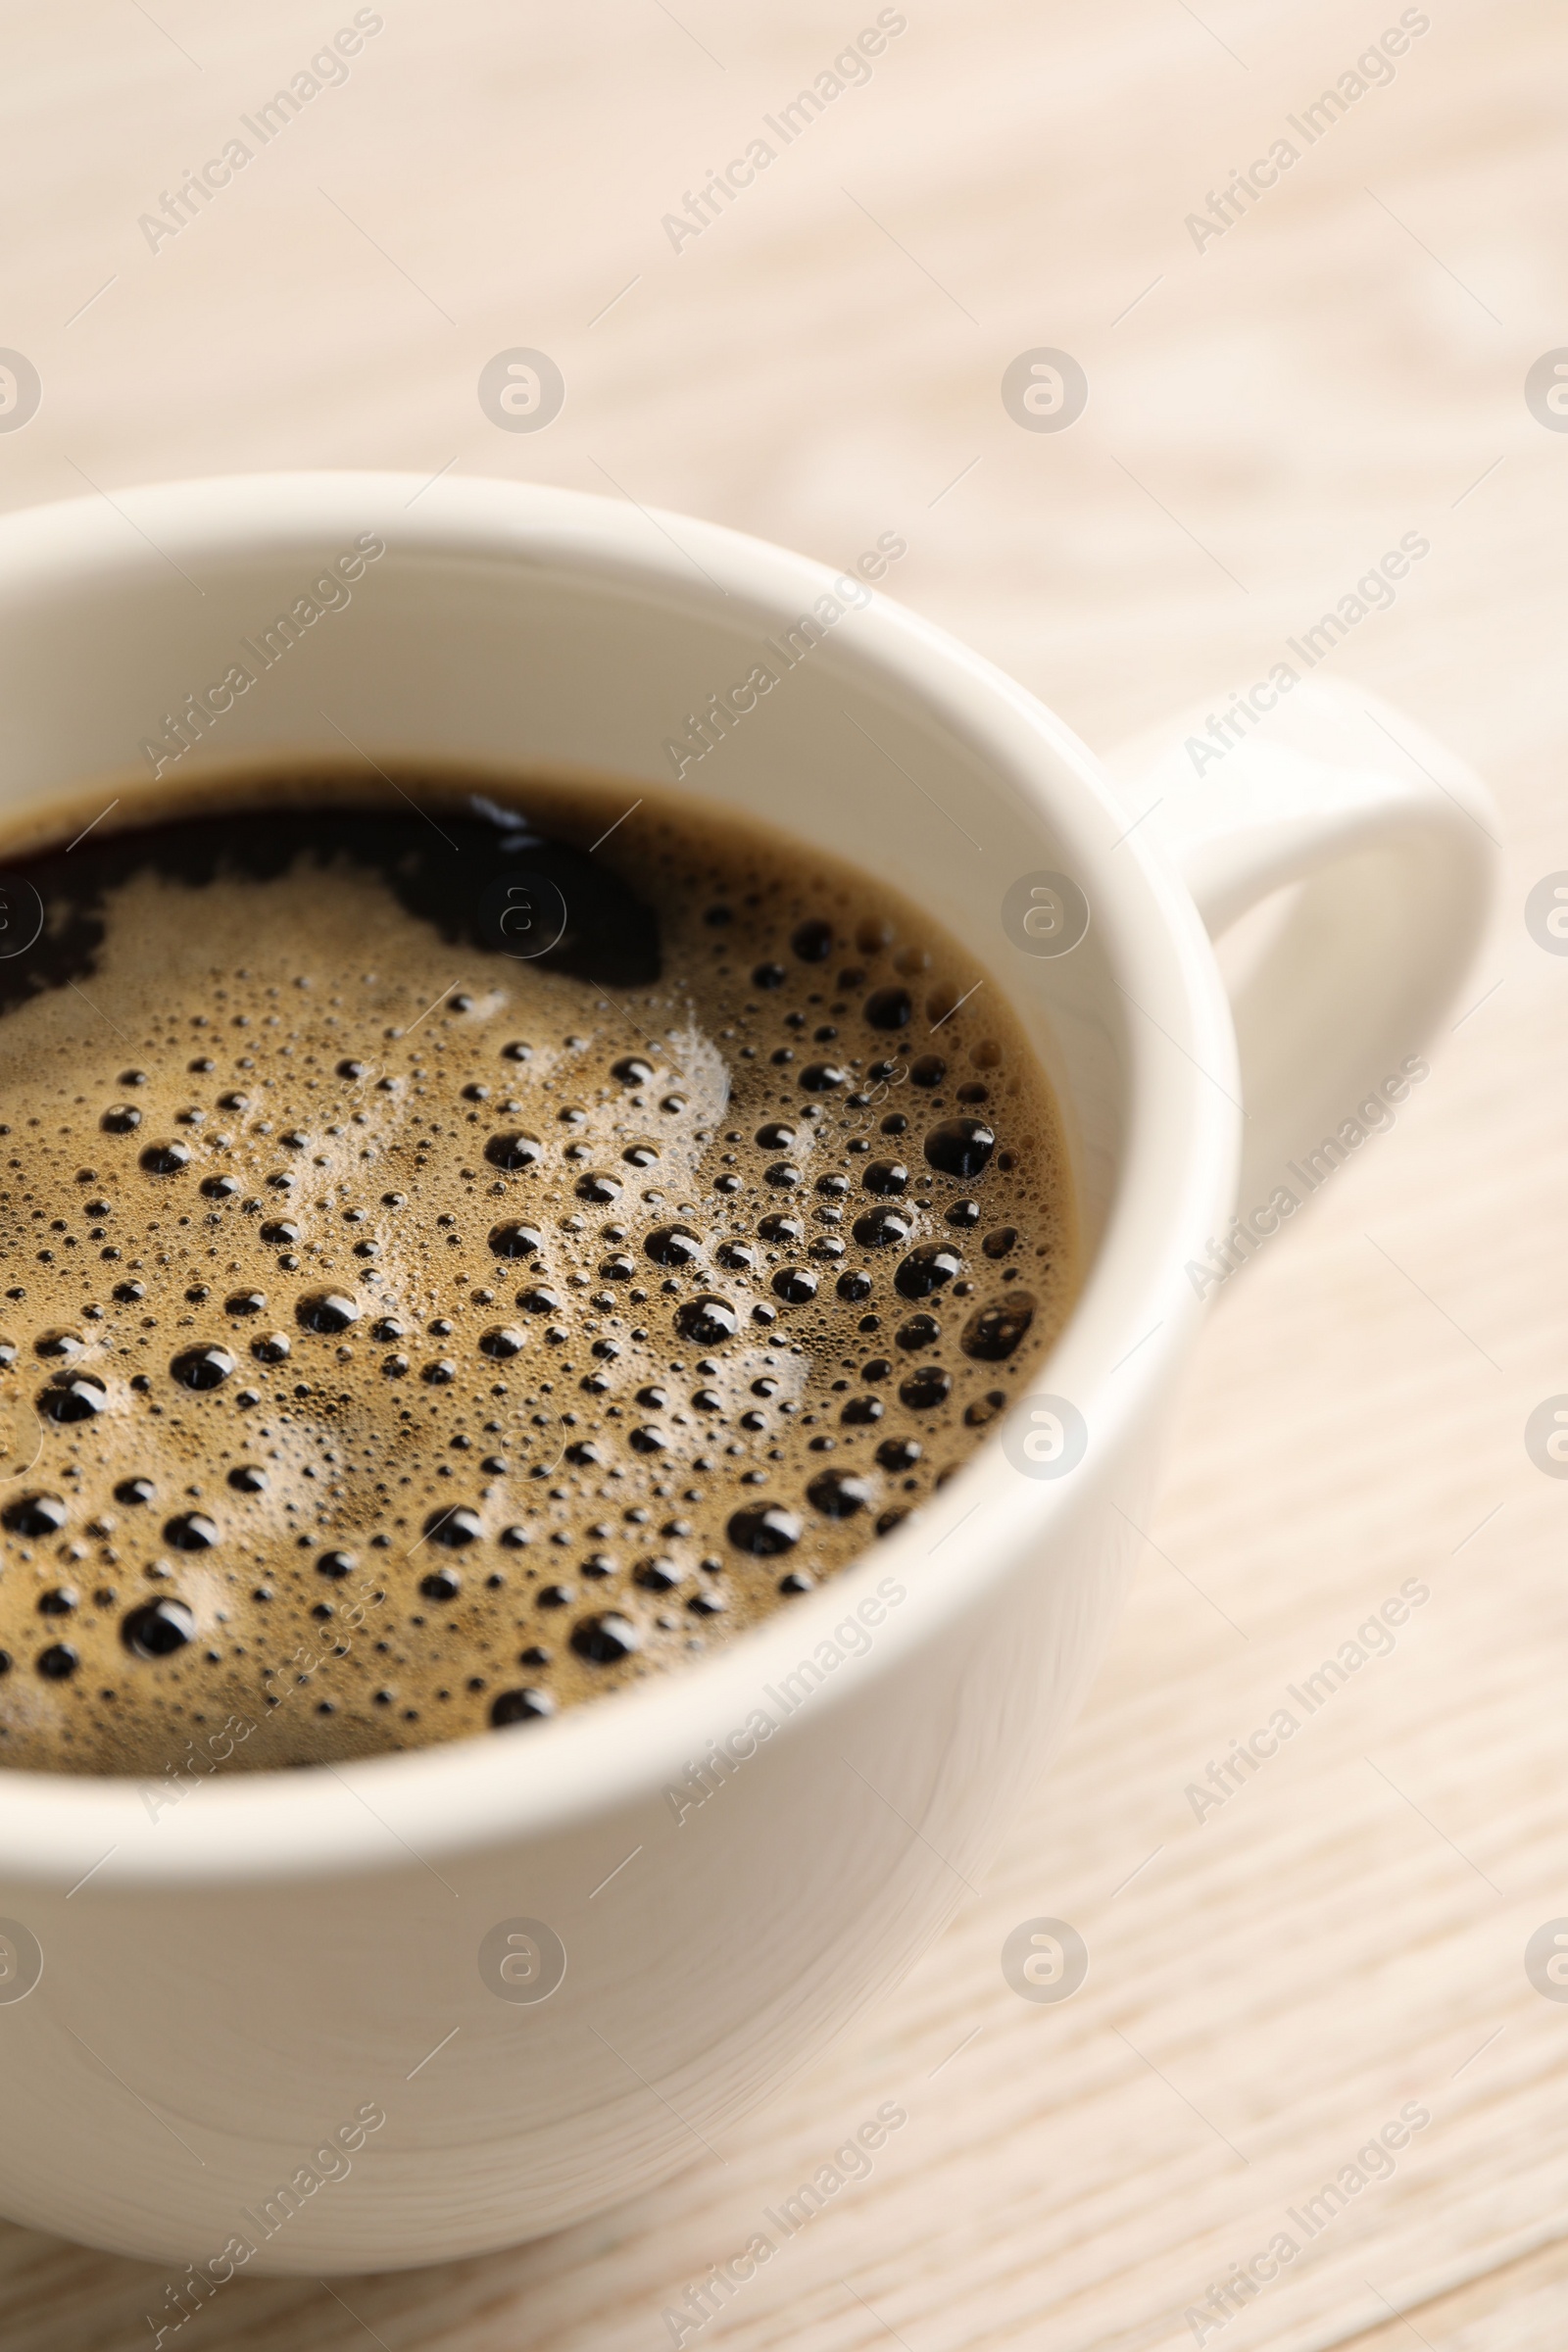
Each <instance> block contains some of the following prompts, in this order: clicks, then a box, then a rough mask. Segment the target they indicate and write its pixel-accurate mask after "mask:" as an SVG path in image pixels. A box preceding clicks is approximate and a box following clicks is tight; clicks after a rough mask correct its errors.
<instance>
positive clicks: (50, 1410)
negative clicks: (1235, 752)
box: [0, 774, 1075, 1791]
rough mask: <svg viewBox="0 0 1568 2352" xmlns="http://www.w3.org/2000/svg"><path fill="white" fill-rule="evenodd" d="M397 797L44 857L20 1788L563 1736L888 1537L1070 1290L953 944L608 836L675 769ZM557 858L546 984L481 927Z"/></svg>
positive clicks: (1, 1093) (749, 849)
mask: <svg viewBox="0 0 1568 2352" xmlns="http://www.w3.org/2000/svg"><path fill="white" fill-rule="evenodd" d="M401 782H402V784H403V786H404V789H405V790H406V791H407V792H408V793H409V795H410V796H411V798H412V800H413V801H414V802H416V803H417V805H418V808H419V809H423V810H428V811H429V812H430V821H428V822H426V821H425V819H424V818H423V817H421V816H419V815H417V814H412V813H410V811H409V809H408V807H407V805H406V804H404V803H402V802H401V801H400V802H398V803H397V804H396V806H395V807H380V806H377V807H374V808H371V807H368V806H366V805H365V804H364V796H363V793H361V792H359V791H358V789H357V788H356V789H355V790H354V792H353V794H352V795H351V793H350V788H348V787H346V786H345V785H344V783H343V781H342V779H341V778H337V777H333V778H330V779H321V780H316V781H315V782H314V783H313V782H312V780H310V779H300V778H292V779H288V780H286V781H282V780H280V781H279V782H278V783H276V784H274V785H271V786H259V787H256V788H255V790H254V793H253V796H252V801H251V802H248V803H247V804H246V805H245V807H244V808H243V809H240V810H239V811H238V812H235V813H230V814H227V815H225V817H224V818H223V819H222V820H221V821H220V820H217V819H215V818H214V817H213V816H212V815H211V814H210V813H206V812H202V811H201V810H200V804H199V803H198V804H196V808H197V810H198V813H196V814H194V815H187V814H184V813H181V812H180V809H179V808H178V806H177V805H169V804H166V810H167V813H166V814H165V816H164V819H163V821H162V822H161V823H158V824H153V825H149V826H145V827H143V828H142V829H140V830H139V831H134V832H123V833H121V834H118V835H116V834H111V833H109V832H108V831H107V829H104V830H103V832H102V834H101V835H100V834H95V835H94V836H92V838H91V839H90V840H89V841H84V842H82V843H81V845H80V846H79V848H77V849H76V850H75V851H74V852H73V855H72V858H71V862H70V865H69V866H68V865H67V863H66V858H65V855H64V853H63V852H56V853H51V854H45V855H36V856H33V857H30V858H29V857H26V856H24V855H22V854H20V853H19V852H18V851H16V850H11V851H9V852H8V854H7V864H8V867H10V868H13V869H15V870H19V871H23V872H25V873H26V874H27V875H28V877H29V878H30V879H31V880H32V881H33V883H34V885H35V887H36V888H37V889H38V891H39V892H40V894H41V895H42V897H43V899H44V902H45V906H46V908H47V909H48V919H47V921H46V926H45V933H44V936H43V938H42V940H41V941H40V943H39V948H38V951H37V952H36V954H35V955H34V956H32V957H31V958H30V959H29V958H18V959H16V961H15V962H14V963H13V964H12V965H8V966H0V1156H3V1160H4V1164H5V1170H6V1178H7V1182H6V1185H5V1188H4V1195H3V1199H0V1244H3V1260H0V1262H3V1265H4V1268H5V1276H4V1279H3V1281H0V1289H3V1291H4V1297H3V1299H0V1405H7V1404H11V1405H14V1406H16V1407H18V1408H27V1410H28V1412H29V1414H30V1415H32V1416H35V1417H36V1422H37V1427H38V1429H39V1430H40V1431H41V1433H42V1443H41V1446H39V1447H38V1448H37V1450H36V1455H35V1458H33V1459H32V1460H31V1461H30V1464H29V1466H28V1467H27V1468H26V1470H25V1473H24V1474H23V1475H21V1476H13V1477H11V1478H9V1479H8V1480H6V1481H4V1482H3V1483H0V1660H3V1664H0V1763H3V1764H9V1765H11V1766H13V1767H22V1768H26V1769H33V1770H40V1771H63V1772H102V1773H132V1774H136V1775H138V1776H144V1777H147V1776H150V1777H154V1778H157V1779H159V1780H160V1781H162V1782H164V1783H165V1784H166V1786H167V1788H168V1789H170V1790H172V1791H179V1790H183V1789H189V1788H190V1787H192V1786H194V1785H196V1783H197V1782H198V1781H199V1780H200V1779H201V1778H204V1777H205V1776H206V1775H208V1774H210V1773H212V1772H216V1771H236V1770H244V1769H257V1768H263V1767H275V1766H281V1765H297V1764H310V1763H313V1762H318V1761H338V1760H342V1759H343V1758H346V1757H352V1756H356V1755H365V1754H371V1753H375V1752H380V1751H386V1750H391V1749H398V1748H408V1747H415V1746H420V1745H424V1744H427V1743H430V1742H433V1741H438V1740H450V1739H454V1738H459V1737H464V1736H467V1735H477V1734H481V1733H483V1734H485V1735H486V1736H487V1737H494V1736H506V1737H510V1738H516V1737H520V1736H523V1734H524V1732H525V1731H526V1727H528V1726H530V1725H532V1724H535V1723H540V1722H545V1721H548V1720H549V1719H550V1718H551V1717H552V1716H553V1715H555V1714H557V1713H558V1712H559V1711H560V1710H561V1709H563V1708H564V1707H567V1706H570V1705H573V1704H576V1703H579V1702H581V1701H584V1700H586V1699H590V1698H592V1697H595V1696H597V1695H600V1694H602V1693H606V1692H611V1691H615V1690H617V1689H621V1688H624V1687H626V1686H627V1685H630V1684H633V1683H636V1682H637V1681H639V1680H641V1679H642V1678H644V1677H647V1676H649V1675H653V1674H659V1673H661V1672H663V1671H667V1670H668V1669H670V1668H671V1667H678V1666H680V1665H681V1664H683V1663H687V1662H690V1661H692V1660H694V1659H698V1658H701V1657H702V1656H705V1655H707V1654H710V1653H711V1651H712V1650H713V1649H714V1648H715V1646H716V1645H718V1644H720V1643H727V1642H732V1641H734V1640H736V1639H737V1638H739V1637H741V1636H743V1635H744V1634H745V1632H746V1630H747V1629H748V1628H749V1627H751V1626H754V1625H756V1624H757V1623H759V1622H760V1620H761V1619H763V1618H765V1617H767V1616H768V1615H769V1614H771V1613H772V1612H773V1611H775V1610H779V1609H787V1608H789V1607H790V1606H791V1605H792V1603H793V1600H794V1598H795V1596H797V1595H798V1594H801V1593H809V1592H810V1591H811V1590H812V1589H813V1588H814V1587H815V1586H816V1585H818V1584H820V1583H821V1581H822V1580H823V1579H825V1578H830V1577H832V1576H833V1575H834V1574H835V1573H836V1572H837V1571H839V1570H841V1569H843V1568H844V1567H846V1566H847V1565H848V1564H849V1563H850V1562H851V1561H852V1560H854V1559H855V1558H857V1557H858V1555H859V1554H860V1553H862V1552H863V1551H864V1550H865V1549H866V1547H867V1546H868V1545H874V1544H876V1542H877V1541H878V1538H879V1537H880V1536H882V1535H885V1534H887V1533H888V1532H890V1531H891V1530H892V1529H893V1528H894V1527H896V1526H899V1525H901V1524H903V1523H904V1522H905V1521H906V1519H907V1517H908V1516H909V1514H910V1513H911V1512H916V1511H918V1510H919V1509H920V1507H921V1506H922V1505H923V1504H925V1503H926V1502H928V1501H929V1499H930V1497H931V1495H932V1494H933V1493H934V1492H935V1490H936V1489H937V1488H939V1487H940V1486H941V1485H942V1484H943V1483H944V1481H945V1480H946V1479H947V1478H949V1477H951V1475H952V1474H953V1472H954V1471H955V1470H956V1468H958V1467H959V1466H960V1464H961V1463H962V1461H963V1460H964V1459H965V1457H966V1456H967V1455H968V1454H969V1453H971V1452H972V1451H973V1450H974V1448H975V1447H976V1446H978V1445H980V1444H982V1443H984V1438H985V1433H986V1430H987V1426H988V1424H990V1423H991V1422H992V1421H993V1420H994V1419H995V1418H996V1417H997V1416H998V1414H999V1413H1001V1412H1002V1411H1004V1410H1005V1407H1006V1406H1007V1405H1008V1404H1010V1402H1011V1401H1012V1399H1013V1397H1016V1396H1019V1395H1022V1394H1024V1393H1025V1392H1026V1390H1027V1389H1028V1387H1029V1385H1030V1382H1031V1378H1032V1375H1033V1373H1034V1371H1035V1370H1036V1369H1037V1368H1038V1365H1039V1361H1040V1357H1041V1355H1042V1354H1043V1352H1044V1350H1045V1349H1046V1348H1047V1347H1048V1346H1049V1344H1050V1341H1051V1339H1052V1338H1053V1337H1054V1333H1055V1332H1056V1331H1057V1330H1058V1329H1059V1327H1060V1324H1061V1321H1062V1319H1063V1317H1064V1314H1065V1312H1066V1309H1067V1307H1068V1305H1069V1303H1070V1300H1071V1295H1072V1288H1073V1283H1074V1280H1075V1272H1074V1258H1073V1241H1072V1230H1071V1206H1070V1201H1069V1199H1068V1195H1067V1190H1066V1180H1065V1175H1064V1160H1063V1156H1062V1152H1061V1148H1060V1144H1059V1140H1058V1130H1057V1125H1056V1119H1055V1113H1054V1105H1053V1103H1052V1099H1051V1095H1050V1090H1049V1086H1048V1083H1047V1081H1046V1079H1045V1077H1044V1075H1043V1073H1042V1072H1041V1070H1040V1068H1039V1065H1038V1063H1037V1062H1036V1061H1035V1060H1034V1058H1033V1056H1032V1054H1031V1053H1030V1051H1029V1049H1028V1048H1027V1046H1026V1045H1025V1043H1024V1041H1023V1038H1022V1036H1021V1033H1020V1032H1019V1031H1018V1029H1017V1027H1016V1026H1015V1024H1014V1022H1013V1020H1012V1017H1011V1015H1010V1014H1009V1013H1008V1012H1007V1011H1006V1009H1005V1006H1004V1005H1001V1004H1000V1003H999V1002H998V1001H997V996H996V992H995V991H994V990H981V991H979V992H978V993H976V994H974V995H973V996H971V995H970V994H969V993H968V992H970V991H972V990H973V989H974V984H975V981H976V980H977V978H979V977H981V975H980V973H979V972H978V970H977V969H976V967H975V966H974V964H973V962H972V960H971V959H970V958H969V957H968V956H966V955H965V954H964V953H963V951H962V950H960V949H959V948H958V947H956V945H955V944H954V943H953V942H952V941H951V940H949V939H948V938H947V937H946V936H945V935H944V934H943V933H942V932H941V930H940V929H939V928H938V926H936V925H935V924H934V923H933V922H932V921H931V920H930V919H929V918H927V917H925V916H923V915H921V914H920V913H919V912H918V911H917V910H916V909H914V908H913V907H910V906H909V905H908V904H907V902H905V901H903V900H902V899H901V898H899V897H898V896H897V895H896V894H895V893H893V892H891V891H889V890H888V889H886V888H885V887H884V886H882V885H881V884H879V883H877V882H874V881H873V880H871V879H870V878H868V877H866V876H864V875H861V874H858V873H857V872H855V871H853V870H852V869H850V868H848V867H845V866H843V865H841V864H839V863H838V862H836V861H835V860H833V859H831V858H827V857H825V856H819V855H815V854H812V853H809V852H801V851H798V850H796V849H794V848H792V847H791V846H789V845H787V844H784V843H782V842H780V841H778V840H777V839H775V838H773V837H771V836H767V835H764V834H762V833H761V832H760V831H754V830H750V829H747V828H744V827H741V826H739V825H732V824H729V823H721V822H720V821H719V820H718V819H717V818H716V817H714V816H713V815H712V814H711V812H708V811H705V812H704V814H703V817H702V820H701V824H700V825H697V824H694V823H691V822H689V821H687V820H685V819H683V817H682V816H681V814H680V813H679V812H678V811H677V810H674V809H658V808H657V807H656V806H655V805H654V804H653V802H652V801H651V800H645V802H644V805H643V807H642V808H641V809H639V810H638V812H637V814H636V816H635V817H634V818H633V819H632V820H631V821H630V822H629V823H628V824H626V825H625V826H623V827H622V828H620V829H619V830H618V831H617V832H616V834H615V835H614V837H613V840H612V841H609V842H607V843H605V844H604V846H603V847H602V848H601V849H600V850H599V851H597V853H596V854H595V855H594V857H593V858H592V861H591V864H590V861H589V860H588V858H587V857H586V855H585V851H586V845H587V844H589V843H592V842H594V841H596V840H597V839H598V837H599V835H600V834H601V833H602V832H603V831H604V828H605V826H606V825H607V824H609V823H610V822H611V821H612V819H613V817H614V816H616V815H618V814H620V813H621V811H622V810H623V809H624V808H625V805H626V800H627V799H630V798H635V794H631V793H628V794H627V795H625V796H624V797H622V798H621V799H620V800H618V801H613V800H612V799H611V798H610V797H608V796H602V795H599V794H597V793H590V792H588V791H577V790H572V791H567V790H566V789H565V788H564V787H556V788H551V789H549V790H543V789H538V788H535V787H532V786H530V787H529V788H528V811H529V814H528V818H527V819H526V820H525V819H523V818H522V817H521V816H520V815H518V814H517V813H516V812H515V811H511V810H507V809H497V808H496V806H495V805H494V804H493V803H491V802H489V801H479V800H477V799H466V798H464V797H462V796H461V795H460V794H459V793H458V791H457V788H456V787H455V786H454V785H453V784H452V783H451V781H450V780H445V781H444V780H442V779H438V778H432V777H429V776H424V775H412V774H411V775H406V776H404V777H402V778H401ZM313 793H314V796H315V802H316V804H318V805H316V806H313V807H307V806H306V804H307V803H308V802H309V801H310V798H311V795H312V794H313ZM273 794H275V795H276V798H275V800H274V799H273V798H272V795H273ZM351 797H352V799H353V800H354V802H355V805H354V806H352V807H345V806H344V803H345V801H347V800H349V799H350V798H351ZM256 803H261V804H270V805H263V806H260V807H257V806H255V805H254V804H256ZM63 838H64V837H63ZM444 844H445V845H448V846H447V847H443V845H444ZM578 844H580V845H583V846H581V847H576V846H573V845H578ZM448 856H455V857H456V858H457V861H458V866H459V867H460V868H461V876H460V879H461V880H462V887H461V888H460V887H459V884H458V882H455V881H454V879H453V875H452V873H451V872H449V871H445V870H443V868H442V867H441V865H440V864H439V862H438V861H439V860H440V859H441V858H445V857H448ZM521 856H526V857H530V858H535V859H536V860H538V861H539V862H540V863H541V866H542V867H543V869H544V870H546V871H547V872H548V873H549V874H550V875H552V876H553V877H554V878H555V879H556V881H557V883H558V886H559V887H560V888H562V890H563V891H564V894H565V896H566V898H567V900H568V903H569V905H570V907H571V909H572V920H571V923H570V924H569V925H568V932H567V934H566V935H565V936H564V938H563V941H562V943H561V944H560V946H559V948H558V950H557V951H555V952H554V953H552V954H551V955H548V956H540V957H538V958H536V959H533V960H522V959H520V958H514V957H512V956H508V955H506V954H505V953H502V952H500V951H499V950H498V949H497V948H496V947H495V946H494V945H493V944H491V943H490V942H488V941H487V940H486V939H485V938H484V937H483V936H482V933H480V932H479V931H478V930H477V929H476V928H475V926H474V923H473V920H472V917H471V905H472V903H474V902H476V901H477V899H478V897H479V895H480V891H481V889H482V887H483V886H484V885H485V883H486V882H487V881H491V882H493V878H494V874H495V871H496V870H497V866H498V864H499V865H500V867H501V869H502V870H503V871H504V870H506V860H507V859H508V858H514V859H515V858H518V857H521ZM465 890H466V892H467V897H466V898H465V896H464V892H465ZM598 965H602V968H592V967H594V966H598ZM19 966H20V967H22V968H19Z"/></svg>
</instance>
